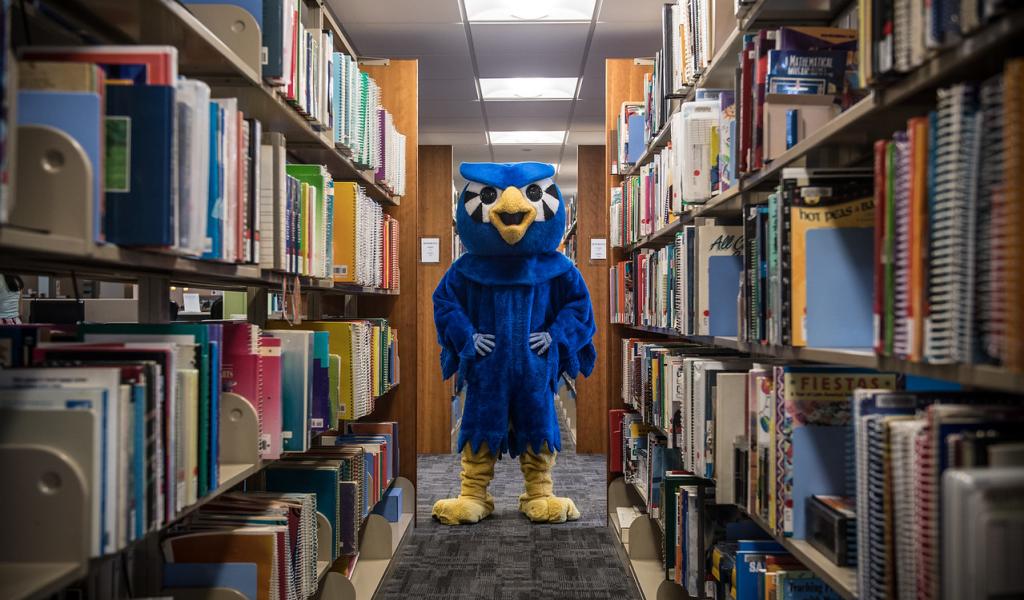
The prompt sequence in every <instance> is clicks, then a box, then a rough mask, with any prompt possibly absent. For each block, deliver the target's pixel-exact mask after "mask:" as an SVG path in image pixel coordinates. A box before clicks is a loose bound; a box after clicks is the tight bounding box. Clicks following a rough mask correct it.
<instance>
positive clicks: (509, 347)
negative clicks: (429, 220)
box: [433, 162, 597, 525]
mask: <svg viewBox="0 0 1024 600" xmlns="http://www.w3.org/2000/svg"><path fill="white" fill-rule="evenodd" d="M459 172H460V173H461V174H462V177H463V178H465V179H466V180H467V181H468V182H469V183H468V184H467V185H466V187H465V188H464V189H463V190H462V195H461V196H460V197H459V203H458V206H457V207H456V216H455V223H456V227H457V229H458V232H459V236H460V237H461V238H462V241H463V243H464V244H465V246H466V249H467V254H465V255H464V256H462V257H461V258H459V260H457V261H455V262H454V263H453V264H452V266H451V268H449V269H448V272H447V273H445V275H444V277H443V278H442V279H441V283H440V284H438V286H437V290H435V291H434V323H435V325H436V326H437V338H438V342H439V343H440V344H441V369H442V371H443V373H444V378H445V379H447V378H449V377H451V376H452V375H455V374H458V377H459V379H458V381H459V382H460V385H463V386H465V391H466V404H465V409H464V410H463V416H462V428H461V430H460V431H459V448H460V449H461V450H462V490H461V493H460V494H459V496H458V497H457V498H450V499H447V500H440V501H438V502H437V503H436V504H435V505H434V511H433V514H434V516H435V517H436V518H437V519H438V520H440V521H441V522H442V523H446V524H449V525H457V524H460V523H476V522H477V521H479V520H481V519H483V518H484V517H487V516H488V515H490V514H491V512H493V511H494V498H493V497H492V496H491V495H490V494H488V493H487V485H488V484H489V483H490V481H491V479H492V478H493V477H494V462H495V460H497V458H498V457H499V456H501V455H503V454H505V453H508V454H510V455H511V456H512V457H516V456H518V457H519V460H520V466H521V469H522V472H523V478H524V479H525V482H526V491H525V493H523V495H522V496H520V498H519V510H520V511H521V512H523V513H524V514H525V515H526V516H527V517H529V518H530V520H532V521H535V522H543V523H561V522H564V521H566V520H575V519H578V518H579V514H580V513H579V511H578V510H577V509H576V506H575V504H573V502H572V500H570V499H568V498H559V497H556V496H555V495H554V494H553V484H552V479H551V469H552V467H554V464H555V453H556V452H558V451H559V450H561V436H560V434H559V430H558V417H557V416H556V414H555V407H554V395H555V393H556V392H557V389H558V379H559V377H560V376H561V374H562V373H565V374H566V375H568V376H569V377H576V376H577V375H579V374H580V373H582V374H583V375H585V376H586V375H590V372H591V371H592V370H593V368H594V361H595V359H596V358H597V354H596V351H595V350H594V345H593V343H592V342H591V339H592V338H593V336H594V332H595V331H596V326H595V324H594V311H593V308H592V306H591V304H590V294H589V293H588V292H587V286H586V284H585V283H584V282H583V277H582V276H581V275H580V272H579V271H578V270H577V269H576V266H575V265H573V263H572V261H570V260H569V259H568V258H566V257H565V256H564V255H563V254H561V253H559V252H558V251H557V249H558V244H559V242H560V241H561V239H562V234H563V233H564V231H565V206H564V205H563V204H562V193H561V192H560V191H559V190H558V186H557V185H555V183H554V181H553V180H552V178H553V177H554V175H555V170H554V167H552V166H551V165H549V164H545V163H535V162H525V163H512V164H496V163H463V165H462V166H461V167H460V169H459Z"/></svg>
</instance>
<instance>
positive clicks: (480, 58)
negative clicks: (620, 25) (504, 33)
mask: <svg viewBox="0 0 1024 600" xmlns="http://www.w3.org/2000/svg"><path fill="white" fill-rule="evenodd" d="M582 60H583V46H582V45H581V46H580V48H579V50H578V51H574V52H569V53H566V54H532V53H530V54H524V53H522V52H514V53H512V54H483V53H481V52H480V51H479V50H477V53H476V63H477V68H479V69H480V76H481V77H577V76H578V75H579V74H580V61H582Z"/></svg>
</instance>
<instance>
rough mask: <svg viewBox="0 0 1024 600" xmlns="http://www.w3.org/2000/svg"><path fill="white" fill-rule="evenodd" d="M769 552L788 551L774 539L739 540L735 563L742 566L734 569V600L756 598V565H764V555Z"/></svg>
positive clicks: (778, 553)
mask: <svg viewBox="0 0 1024 600" xmlns="http://www.w3.org/2000/svg"><path fill="white" fill-rule="evenodd" d="M769 554H771V555H782V554H789V552H786V549H785V548H783V547H782V545H781V544H779V543H778V542H776V541H774V540H740V541H739V544H738V547H737V548H736V564H737V565H743V568H739V569H736V590H735V592H736V594H735V596H736V600H758V596H757V580H758V578H759V575H758V567H763V566H764V564H765V560H764V557H765V556H766V555H769Z"/></svg>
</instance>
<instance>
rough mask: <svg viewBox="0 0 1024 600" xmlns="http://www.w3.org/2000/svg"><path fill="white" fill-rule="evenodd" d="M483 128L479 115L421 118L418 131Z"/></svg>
mask: <svg viewBox="0 0 1024 600" xmlns="http://www.w3.org/2000/svg"><path fill="white" fill-rule="evenodd" d="M483 130H484V120H483V118H482V117H480V115H476V116H466V117H460V118H457V119H456V118H452V119H429V120H428V119H421V120H420V133H446V132H456V133H473V132H477V131H483Z"/></svg>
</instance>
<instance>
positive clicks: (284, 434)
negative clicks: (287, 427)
mask: <svg viewBox="0 0 1024 600" xmlns="http://www.w3.org/2000/svg"><path fill="white" fill-rule="evenodd" d="M281 439H282V440H290V439H292V432H290V431H282V432H281Z"/></svg>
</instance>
